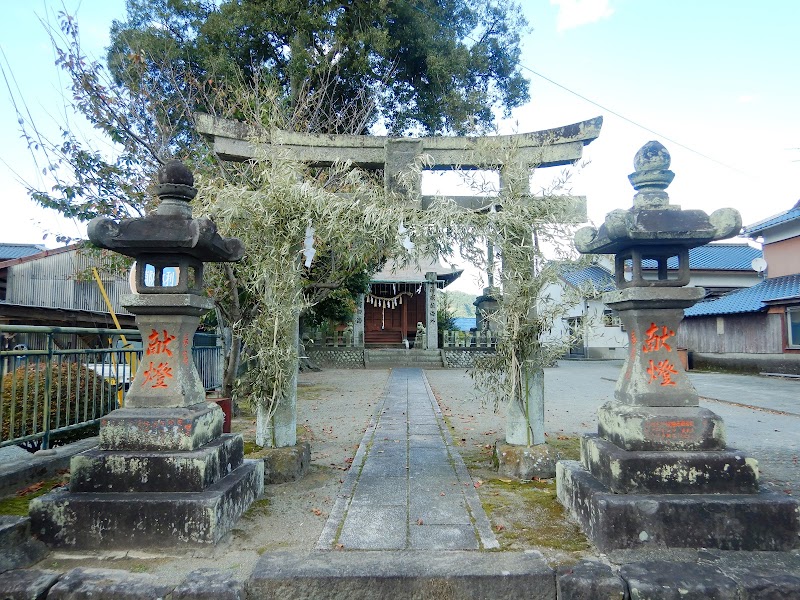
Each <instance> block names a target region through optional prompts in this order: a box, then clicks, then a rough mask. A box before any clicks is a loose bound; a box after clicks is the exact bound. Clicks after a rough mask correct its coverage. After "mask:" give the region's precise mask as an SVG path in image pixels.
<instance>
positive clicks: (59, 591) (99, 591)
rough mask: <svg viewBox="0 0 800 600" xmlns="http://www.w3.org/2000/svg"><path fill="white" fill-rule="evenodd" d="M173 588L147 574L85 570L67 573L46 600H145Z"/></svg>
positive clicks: (111, 570)
mask: <svg viewBox="0 0 800 600" xmlns="http://www.w3.org/2000/svg"><path fill="white" fill-rule="evenodd" d="M173 587H174V586H171V585H165V584H163V583H159V581H158V578H157V577H156V576H155V575H151V574H149V573H129V572H128V571H120V570H118V569H84V568H77V569H72V570H71V571H67V572H66V573H65V574H64V576H63V577H62V578H61V579H60V580H59V582H58V583H56V584H55V585H54V586H53V587H52V588H50V593H49V594H48V595H47V600H82V599H84V598H85V599H87V600H88V599H89V598H108V599H109V600H111V599H113V600H144V599H145V598H148V599H155V598H164V597H166V596H167V594H169V593H170V592H171V591H172V589H173Z"/></svg>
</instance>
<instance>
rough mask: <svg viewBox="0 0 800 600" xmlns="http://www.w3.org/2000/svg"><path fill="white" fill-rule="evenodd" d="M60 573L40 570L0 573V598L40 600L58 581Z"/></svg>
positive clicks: (5, 599)
mask: <svg viewBox="0 0 800 600" xmlns="http://www.w3.org/2000/svg"><path fill="white" fill-rule="evenodd" d="M60 576H61V573H58V572H57V571H44V570H40V569H24V570H22V569H20V570H15V571H6V572H5V573H0V597H2V598H3V600H18V599H19V600H23V599H24V600H40V599H43V598H45V597H47V592H48V590H50V588H51V587H53V585H54V584H55V582H56V581H58V578H59V577H60Z"/></svg>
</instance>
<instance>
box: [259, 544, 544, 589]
mask: <svg viewBox="0 0 800 600" xmlns="http://www.w3.org/2000/svg"><path fill="white" fill-rule="evenodd" d="M246 589H247V597H248V598H259V599H260V600H269V599H274V600H300V599H304V600H305V599H306V598H326V599H328V600H360V599H364V600H367V599H369V600H373V599H375V598H404V599H420V600H421V599H423V598H425V599H428V598H437V599H438V598H441V599H448V598H459V599H464V600H469V599H476V600H477V599H478V598H481V599H483V598H504V599H505V600H513V599H515V598H519V599H520V600H521V599H523V598H524V599H526V600H555V599H556V585H555V574H554V572H553V570H552V569H551V568H550V567H549V566H547V563H546V562H545V560H544V559H543V557H542V555H541V554H539V553H538V552H524V553H523V552H500V553H497V552H486V553H483V552H469V551H452V552H425V551H417V552H403V551H390V552H317V553H313V554H310V555H307V556H297V555H293V554H288V553H270V554H265V555H263V556H262V557H261V559H260V560H259V561H258V563H257V564H256V566H255V568H254V569H253V574H252V575H251V577H250V579H249V580H248V581H247V584H246Z"/></svg>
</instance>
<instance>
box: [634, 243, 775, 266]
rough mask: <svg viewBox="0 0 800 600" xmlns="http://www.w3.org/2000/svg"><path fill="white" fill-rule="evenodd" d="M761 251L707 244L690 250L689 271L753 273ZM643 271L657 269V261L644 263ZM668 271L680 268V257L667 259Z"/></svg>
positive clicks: (742, 246)
mask: <svg viewBox="0 0 800 600" xmlns="http://www.w3.org/2000/svg"><path fill="white" fill-rule="evenodd" d="M760 257H761V250H759V249H758V248H753V247H752V246H748V245H747V244H706V245H705V246H697V247H695V248H689V269H691V270H693V271H752V270H753V267H752V265H751V263H752V262H753V259H755V258H760ZM642 268H643V269H656V268H657V265H656V261H654V260H651V259H647V260H643V261H642ZM667 268H668V269H677V268H678V257H677V256H672V257H670V258H669V259H667Z"/></svg>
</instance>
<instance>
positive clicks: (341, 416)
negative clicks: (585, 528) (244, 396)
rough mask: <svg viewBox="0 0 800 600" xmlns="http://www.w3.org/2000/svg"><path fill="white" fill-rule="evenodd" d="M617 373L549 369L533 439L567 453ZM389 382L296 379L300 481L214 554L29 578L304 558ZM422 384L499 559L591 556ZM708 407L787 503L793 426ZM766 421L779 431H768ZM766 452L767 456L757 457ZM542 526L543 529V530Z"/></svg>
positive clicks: (268, 493)
mask: <svg viewBox="0 0 800 600" xmlns="http://www.w3.org/2000/svg"><path fill="white" fill-rule="evenodd" d="M620 364H621V363H617V362H598V363H592V362H567V361H562V362H560V363H559V365H560V366H559V367H556V368H552V369H546V370H545V390H546V400H545V406H546V415H545V422H546V425H545V429H546V431H547V432H548V436H549V438H548V439H549V441H551V442H554V443H556V444H559V443H562V444H564V445H565V446H566V447H568V448H567V449H569V448H572V449H573V450H574V446H575V445H576V444H574V438H575V436H576V435H577V434H579V433H582V432H590V431H596V429H597V423H596V418H595V412H596V410H597V408H598V407H599V406H600V405H601V404H603V403H605V402H606V401H608V400H610V399H612V398H613V391H614V382H615V379H616V376H617V374H618V373H619V365H620ZM389 373H390V371H389V370H388V369H383V370H336V369H331V370H324V371H321V372H317V373H303V374H301V376H300V384H299V387H298V405H297V406H298V434H299V437H300V438H301V439H303V440H305V441H308V442H309V443H310V444H311V453H312V466H311V469H310V472H309V473H308V474H307V475H306V476H305V477H303V478H302V479H301V480H299V481H296V482H292V483H284V484H279V485H269V486H267V487H266V489H265V498H264V499H263V500H261V501H259V502H258V503H257V504H256V505H254V506H253V507H252V508H251V509H250V511H248V513H247V514H246V515H245V516H244V517H243V518H242V519H241V520H240V521H239V523H238V524H237V526H236V529H234V531H233V532H232V533H231V534H230V535H229V536H227V537H226V538H225V539H224V540H223V541H222V542H221V543H220V544H218V545H217V546H216V547H215V548H213V549H203V550H194V551H190V552H176V553H174V555H166V554H163V553H159V554H152V553H142V552H129V553H122V554H110V553H103V554H99V553H84V554H81V555H79V554H77V553H74V552H70V553H53V554H51V555H50V556H49V557H48V558H47V559H46V560H45V561H43V562H42V563H40V565H39V566H40V567H43V568H53V569H58V570H62V571H65V570H67V569H69V568H71V567H73V566H103V567H107V568H120V569H127V570H131V571H141V572H150V573H154V574H158V575H159V576H160V578H162V579H164V580H165V581H167V582H170V583H172V582H174V583H177V582H179V581H181V580H182V579H183V577H185V575H186V574H187V573H188V572H190V571H192V570H194V569H197V568H216V569H226V570H227V569H230V570H232V571H235V572H236V573H237V575H238V577H240V578H242V579H244V578H246V577H248V576H249V574H250V572H251V570H252V568H253V566H254V564H255V563H256V561H257V560H258V558H259V556H260V555H261V554H263V553H264V552H269V551H273V550H282V551H289V552H293V553H299V554H303V553H307V552H310V551H312V550H313V548H314V545H315V544H316V542H317V540H318V538H319V536H320V534H321V532H322V529H323V526H324V524H325V522H326V519H327V517H328V513H329V511H330V510H331V508H332V507H333V504H334V500H335V497H336V494H337V493H338V491H339V488H340V486H341V482H342V480H343V479H344V476H345V472H346V471H347V469H348V468H349V466H350V462H351V461H352V459H353V457H354V455H355V452H356V450H357V448H358V445H359V443H360V441H361V438H362V436H363V433H364V431H365V429H366V427H367V424H368V423H369V420H370V418H371V417H372V415H373V414H374V413H375V410H376V409H377V406H378V404H379V403H380V400H381V397H382V394H383V391H384V389H385V386H386V383H387V381H388V378H389ZM426 376H427V378H428V381H429V383H430V385H431V388H432V389H433V392H434V395H435V396H436V398H437V400H438V401H439V404H440V406H441V408H442V412H443V414H444V416H445V419H446V420H447V422H448V424H449V425H450V427H451V434H452V437H453V439H454V441H455V443H456V444H457V447H458V449H459V451H460V452H461V453H462V456H463V457H464V461H465V463H466V464H467V466H468V468H469V470H470V474H471V476H472V479H473V482H474V483H475V485H476V487H478V488H479V490H478V491H479V494H480V495H481V499H482V501H483V502H484V505H485V506H487V512H488V513H489V518H490V521H491V522H492V527H493V528H495V531H496V532H497V536H498V539H499V540H500V542H501V547H503V548H504V549H513V550H519V549H526V548H537V549H540V550H542V548H543V545H544V546H546V547H547V548H548V549H545V550H544V554H545V556H546V557H547V558H548V559H549V560H550V562H551V564H557V563H563V562H569V561H571V560H575V559H576V558H579V557H581V556H584V555H586V554H587V553H591V552H592V549H591V548H590V547H589V546H588V544H587V543H586V540H585V538H583V537H582V534H581V533H580V532H579V531H578V530H577V528H576V527H575V526H573V525H571V524H569V523H568V522H567V521H566V520H565V519H564V518H563V515H562V514H561V513H560V510H561V509H560V506H557V505H556V503H555V500H554V495H553V485H552V482H534V483H533V484H532V485H530V486H527V487H525V488H521V487H520V486H519V485H520V484H518V483H516V482H511V481H509V480H502V479H499V478H498V477H497V473H496V471H494V470H493V469H492V467H491V458H492V449H493V447H494V444H495V443H496V442H497V441H498V440H501V439H503V435H504V431H505V414H504V410H501V411H499V412H496V411H495V410H494V407H493V406H491V405H487V404H485V403H483V402H482V399H481V397H480V396H479V395H478V394H477V393H476V392H475V390H474V386H473V383H472V380H471V378H470V376H469V374H468V372H467V371H465V370H456V369H452V370H431V371H426ZM762 385H763V384H762ZM714 404H715V406H710V408H712V409H713V410H719V411H720V412H721V413H722V414H723V416H724V417H725V419H726V420H729V423H730V430H731V431H730V432H729V433H730V434H731V435H730V439H729V441H730V442H731V443H732V444H736V445H737V446H738V447H739V448H741V449H743V450H748V451H750V450H761V452H758V453H754V454H756V456H757V457H759V458H761V459H762V460H764V463H763V465H764V467H766V468H765V471H766V474H767V475H770V476H772V477H767V478H766V479H767V480H768V481H770V480H771V481H770V483H772V482H775V484H777V483H778V481H780V480H791V481H790V483H783V482H781V486H785V487H787V488H791V490H790V489H787V493H788V492H791V491H796V490H795V488H796V487H797V485H798V480H799V479H800V478H798V477H797V470H796V469H797V449H796V445H795V444H794V440H795V438H796V436H797V435H798V434H796V433H794V431H795V430H794V425H795V422H794V421H795V419H796V418H797V417H791V418H788V419H787V417H781V416H779V415H776V416H773V415H770V414H768V413H765V412H764V411H763V410H759V411H757V412H752V411H749V410H744V409H740V408H736V409H735V410H734V407H731V406H727V405H720V404H719V403H714ZM728 413H731V414H728ZM773 418H774V419H775V420H776V422H775V423H774V424H773V423H772V421H771V420H769V421H767V419H773ZM778 419H781V421H780V425H779V424H778ZM762 421H763V424H762ZM788 421H791V422H788ZM762 425H763V427H764V428H765V432H764V434H763V435H756V436H753V435H746V429H747V428H749V429H750V431H751V432H752V431H753V429H756V428H757V427H760V426H762ZM787 428H789V431H790V432H792V433H791V436H794V437H791V439H789V438H786V437H784V438H780V439H778V440H771V439H769V436H768V435H767V434H768V433H769V434H771V435H773V436H774V435H779V434H778V430H779V429H780V430H781V431H782V432H786V433H784V436H788V435H790V433H789V432H787ZM234 429H235V430H236V431H240V432H242V433H243V434H244V436H245V439H246V440H247V439H251V440H252V439H253V437H254V429H255V423H254V420H253V419H252V418H247V417H242V418H239V419H236V420H235V424H234ZM759 433H760V432H759ZM754 437H755V438H757V439H754ZM773 441H774V442H775V445H773V446H771V447H764V448H762V447H761V445H764V444H766V443H767V442H770V443H772V442H773ZM748 446H753V447H752V448H750V447H748ZM782 446H787V448H785V450H786V452H790V453H791V456H790V455H789V454H787V459H786V461H785V462H787V465H786V469H784V470H782V471H780V472H779V473H778V475H780V477H778V476H776V473H774V472H773V470H774V469H775V466H774V465H772V463H771V462H770V460H769V457H770V456H772V455H775V454H776V453H777V450H778V449H779V448H780V447H782ZM778 466H781V465H778ZM776 480H778V481H776ZM779 489H780V488H779ZM554 524H555V525H554ZM551 525H554V528H553V527H551V528H550V529H548V527H550V526H551ZM542 532H544V534H542ZM541 535H545V538H544V539H543V538H542V537H541ZM537 536H538V537H537ZM548 536H549V537H548ZM548 545H549V546H548Z"/></svg>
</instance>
